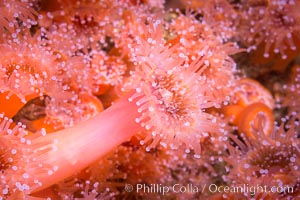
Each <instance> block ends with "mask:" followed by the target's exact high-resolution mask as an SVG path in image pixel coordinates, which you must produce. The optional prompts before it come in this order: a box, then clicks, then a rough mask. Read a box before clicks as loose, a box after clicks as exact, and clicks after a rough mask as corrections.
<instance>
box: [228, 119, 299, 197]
mask: <svg viewBox="0 0 300 200" xmlns="http://www.w3.org/2000/svg"><path fill="white" fill-rule="evenodd" d="M259 122H260V123H259V125H258V128H257V129H255V131H253V135H254V137H243V141H240V140H238V139H235V138H234V137H235V136H232V137H231V138H232V139H233V141H234V142H236V144H237V147H236V148H234V147H231V148H229V152H230V154H231V155H230V157H231V156H233V157H234V158H235V159H230V157H229V159H226V161H227V162H228V164H229V166H230V165H231V166H232V167H233V168H232V170H231V171H230V173H229V175H228V177H227V178H228V179H226V180H227V181H229V182H230V183H231V184H233V185H239V184H248V185H251V186H255V185H264V184H265V183H266V181H267V182H268V186H269V187H271V186H286V185H288V186H290V187H291V188H294V190H295V191H294V192H290V193H282V194H278V193H274V194H273V195H275V196H274V198H275V197H276V196H278V195H279V196H281V198H292V197H293V198H296V196H297V193H298V192H297V190H298V189H297V188H299V181H300V180H299V177H300V176H299V166H300V163H299V159H298V158H299V156H300V149H299V140H298V139H297V133H296V132H295V128H294V127H295V126H297V125H298V122H296V121H294V120H291V122H290V123H289V125H288V126H287V127H286V128H287V129H288V130H287V131H286V130H285V128H284V124H282V125H281V126H280V127H275V126H274V129H273V131H272V133H271V134H270V135H266V133H265V132H264V129H263V127H262V125H263V123H264V122H263V121H262V120H261V121H259ZM268 189H270V188H268ZM244 195H245V196H248V197H249V196H250V195H253V194H249V193H248V192H247V191H245V193H244ZM293 195H295V196H293Z"/></svg>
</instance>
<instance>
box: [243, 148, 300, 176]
mask: <svg viewBox="0 0 300 200" xmlns="http://www.w3.org/2000/svg"><path fill="white" fill-rule="evenodd" d="M258 150H259V153H258V152H257V151H252V152H249V155H248V156H247V158H246V160H245V163H247V164H249V165H250V166H255V167H258V168H259V169H258V170H254V172H255V175H256V176H257V177H260V176H262V174H263V173H261V169H262V170H268V173H270V174H273V173H277V172H279V171H280V172H287V173H289V171H291V170H292V169H291V168H292V166H293V161H294V160H295V159H296V157H298V156H299V153H300V152H299V151H298V150H297V149H296V147H293V146H291V145H290V144H281V145H280V146H279V147H276V146H275V147H274V146H264V147H261V148H259V149H258ZM297 155H298V156H297ZM295 156H296V157H295Z"/></svg>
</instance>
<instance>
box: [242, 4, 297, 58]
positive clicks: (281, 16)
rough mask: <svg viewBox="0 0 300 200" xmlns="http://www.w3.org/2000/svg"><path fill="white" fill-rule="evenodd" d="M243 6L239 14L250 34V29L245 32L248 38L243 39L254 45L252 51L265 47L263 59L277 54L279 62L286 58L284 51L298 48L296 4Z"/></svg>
mask: <svg viewBox="0 0 300 200" xmlns="http://www.w3.org/2000/svg"><path fill="white" fill-rule="evenodd" d="M259 2H260V3H259ZM244 6H245V11H243V12H242V14H243V15H244V16H245V20H246V21H247V22H248V23H249V26H250V27H249V28H250V32H249V31H248V30H249V28H248V30H245V31H247V32H248V33H249V34H250V35H249V36H247V35H245V36H244V39H245V40H247V41H248V42H250V43H252V45H254V46H256V47H254V48H257V47H258V45H259V44H264V49H265V50H264V57H269V56H270V55H271V54H273V52H274V53H280V54H281V56H282V59H287V57H288V55H287V54H286V52H287V51H288V50H289V49H291V50H293V51H296V50H297V49H298V48H297V46H298V43H299V36H298V34H297V33H298V32H299V30H300V25H299V24H300V15H299V12H298V10H299V7H300V3H299V1H297V0H296V1H294V0H291V1H290V0H287V1H280V0H271V1H258V2H255V1H250V2H247V1H245V5H244ZM244 34H245V33H244ZM241 37H243V36H241ZM297 51H299V49H298V50H297Z"/></svg>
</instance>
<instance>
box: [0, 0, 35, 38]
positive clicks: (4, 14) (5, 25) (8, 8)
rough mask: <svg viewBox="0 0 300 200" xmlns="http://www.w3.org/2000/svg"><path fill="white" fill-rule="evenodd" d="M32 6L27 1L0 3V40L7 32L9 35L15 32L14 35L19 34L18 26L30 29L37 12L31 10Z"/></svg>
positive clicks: (3, 1)
mask: <svg viewBox="0 0 300 200" xmlns="http://www.w3.org/2000/svg"><path fill="white" fill-rule="evenodd" d="M32 5H33V4H32V3H29V1H19V0H12V1H7V0H1V1H0V13H1V16H0V38H1V37H2V33H3V32H5V31H9V32H10V33H11V34H13V33H15V31H16V33H17V32H20V29H19V30H17V28H20V25H21V26H22V27H27V28H30V27H31V26H32V25H35V24H36V21H35V18H36V16H37V12H36V11H35V10H34V9H33V8H31V6H32Z"/></svg>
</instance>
